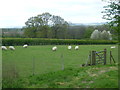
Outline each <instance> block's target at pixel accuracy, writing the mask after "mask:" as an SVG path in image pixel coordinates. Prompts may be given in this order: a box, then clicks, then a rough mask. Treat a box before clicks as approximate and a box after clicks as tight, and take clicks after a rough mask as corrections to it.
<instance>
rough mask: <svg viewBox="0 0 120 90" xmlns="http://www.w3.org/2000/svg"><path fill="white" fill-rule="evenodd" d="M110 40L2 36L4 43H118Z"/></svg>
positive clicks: (6, 44)
mask: <svg viewBox="0 0 120 90" xmlns="http://www.w3.org/2000/svg"><path fill="white" fill-rule="evenodd" d="M116 43H118V41H110V40H77V39H45V38H44V39H43V38H2V45H5V46H9V45H13V46H14V45H24V44H28V45H70V44H73V45H81V44H116Z"/></svg>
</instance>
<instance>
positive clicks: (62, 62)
mask: <svg viewBox="0 0 120 90" xmlns="http://www.w3.org/2000/svg"><path fill="white" fill-rule="evenodd" d="M61 64H62V70H64V60H63V54H61Z"/></svg>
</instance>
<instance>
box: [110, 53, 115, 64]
mask: <svg viewBox="0 0 120 90" xmlns="http://www.w3.org/2000/svg"><path fill="white" fill-rule="evenodd" d="M112 59H113V62H114V63H115V60H114V58H113V56H112V51H110V64H111V60H112Z"/></svg>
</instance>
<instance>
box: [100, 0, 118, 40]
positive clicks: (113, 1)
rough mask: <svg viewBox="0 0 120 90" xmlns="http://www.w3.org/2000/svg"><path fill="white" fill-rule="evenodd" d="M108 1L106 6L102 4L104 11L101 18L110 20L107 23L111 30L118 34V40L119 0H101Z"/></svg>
mask: <svg viewBox="0 0 120 90" xmlns="http://www.w3.org/2000/svg"><path fill="white" fill-rule="evenodd" d="M103 1H106V2H108V5H107V6H104V8H105V11H103V12H102V13H105V15H103V18H104V19H106V20H110V22H109V24H110V26H111V28H112V29H113V30H115V32H116V33H117V35H118V40H120V1H119V0H103Z"/></svg>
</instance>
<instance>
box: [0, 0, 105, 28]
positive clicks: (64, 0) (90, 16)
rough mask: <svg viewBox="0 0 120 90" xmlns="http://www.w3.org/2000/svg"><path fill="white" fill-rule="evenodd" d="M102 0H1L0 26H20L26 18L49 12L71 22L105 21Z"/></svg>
mask: <svg viewBox="0 0 120 90" xmlns="http://www.w3.org/2000/svg"><path fill="white" fill-rule="evenodd" d="M104 5H106V3H104V2H102V0H1V5H0V11H1V13H0V28H3V27H18V26H19V27H22V26H24V25H25V24H24V23H25V22H26V21H27V20H28V18H30V17H32V16H36V15H38V14H42V13H44V12H49V13H50V14H53V15H57V16H61V17H62V18H64V19H65V20H66V21H68V22H72V23H94V22H106V20H104V19H102V16H103V14H102V13H101V11H103V10H104V9H103V6H104Z"/></svg>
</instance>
